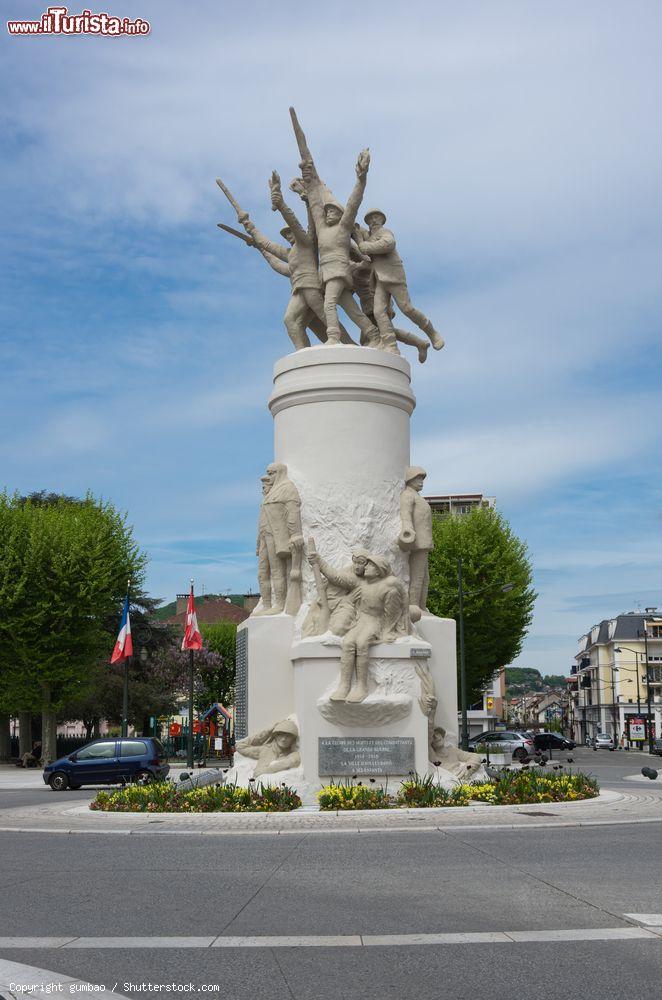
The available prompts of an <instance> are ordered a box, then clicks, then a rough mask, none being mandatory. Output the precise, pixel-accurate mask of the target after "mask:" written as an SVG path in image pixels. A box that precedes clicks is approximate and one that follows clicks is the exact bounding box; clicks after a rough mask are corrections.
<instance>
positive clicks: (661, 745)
mask: <svg viewBox="0 0 662 1000" xmlns="http://www.w3.org/2000/svg"><path fill="white" fill-rule="evenodd" d="M652 753H655V754H657V756H658V757H662V736H657V737H656V738H655V739H654V740H653V750H652Z"/></svg>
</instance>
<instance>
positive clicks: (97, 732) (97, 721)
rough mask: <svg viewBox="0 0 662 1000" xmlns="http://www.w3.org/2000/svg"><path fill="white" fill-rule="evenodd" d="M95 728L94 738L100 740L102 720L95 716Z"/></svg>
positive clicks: (93, 731)
mask: <svg viewBox="0 0 662 1000" xmlns="http://www.w3.org/2000/svg"><path fill="white" fill-rule="evenodd" d="M93 721H94V728H93V729H92V738H93V739H95V740H98V739H99V737H100V736H101V719H100V718H99V716H98V715H95V716H94V720H93Z"/></svg>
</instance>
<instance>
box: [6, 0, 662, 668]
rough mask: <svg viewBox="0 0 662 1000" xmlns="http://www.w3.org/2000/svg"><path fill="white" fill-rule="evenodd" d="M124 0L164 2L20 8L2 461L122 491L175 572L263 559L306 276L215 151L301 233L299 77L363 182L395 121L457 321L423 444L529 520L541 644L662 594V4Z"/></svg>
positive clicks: (182, 577) (240, 571) (169, 589)
mask: <svg viewBox="0 0 662 1000" xmlns="http://www.w3.org/2000/svg"><path fill="white" fill-rule="evenodd" d="M88 6H90V7H92V8H93V7H94V5H93V4H91V5H88ZM43 9H45V5H41V4H35V3H32V2H27V0H4V2H3V3H2V11H3V17H4V18H14V17H26V18H29V17H31V16H34V17H38V16H39V15H40V14H41V12H42V10H43ZM102 9H104V10H107V11H109V13H112V14H119V15H128V16H130V17H137V16H140V17H143V18H146V19H148V20H150V21H151V24H152V33H151V35H149V36H148V37H139V38H120V39H109V38H91V37H42V38H25V37H23V38H9V37H8V36H7V35H5V36H4V39H3V57H2V61H1V62H0V75H1V77H2V92H3V95H4V100H3V103H2V109H1V110H0V121H1V128H2V149H3V155H2V160H1V163H0V171H1V173H0V181H1V189H2V193H3V196H4V197H3V202H4V204H3V212H2V217H3V224H2V227H1V228H0V246H1V248H2V270H1V274H0V281H1V282H2V296H1V304H0V323H1V326H0V364H1V366H2V373H3V378H2V394H1V398H0V414H1V417H2V426H3V428H4V431H5V433H4V434H3V435H2V439H1V440H0V469H1V475H0V483H2V484H3V485H6V486H7V487H8V488H9V489H11V490H13V489H17V490H20V491H28V490H36V489H49V490H51V489H52V490H62V491H64V492H66V493H73V494H79V493H83V492H84V491H85V490H86V489H88V488H89V489H91V490H93V491H94V492H95V493H97V494H101V495H103V496H105V497H108V498H110V499H112V500H113V501H114V502H115V503H116V504H117V505H118V506H120V507H121V508H123V509H126V510H127V511H128V513H129V519H130V521H131V522H132V523H133V524H134V525H135V531H136V537H137V538H138V540H139V541H140V543H141V544H142V545H143V546H144V547H145V548H146V549H147V551H148V552H149V553H150V556H151V563H150V569H149V577H148V584H149V587H150V589H151V590H152V591H153V592H154V593H155V594H157V595H159V596H161V597H163V598H164V599H170V598H171V597H172V595H173V594H174V593H175V592H176V591H177V590H181V589H184V588H185V587H186V584H187V581H188V579H189V577H190V576H191V575H193V576H194V577H195V578H196V581H197V588H198V589H201V587H202V585H204V586H205V588H206V590H207V591H212V590H214V591H217V590H221V591H222V590H226V589H230V590H232V591H236V590H240V589H245V588H248V587H250V586H252V587H253V588H254V587H255V585H256V580H255V562H254V555H253V552H254V531H255V521H256V515H257V506H258V499H259V488H258V486H259V483H258V479H259V476H260V474H261V473H262V471H263V469H264V466H265V465H266V463H267V462H268V461H269V460H270V459H271V456H272V428H271V418H270V416H269V414H268V411H267V409H266V399H267V397H268V394H269V389H270V379H271V370H272V366H273V363H274V361H275V360H276V359H277V358H278V357H279V356H281V355H282V354H283V353H286V351H287V350H288V349H289V346H288V345H289V341H288V340H287V337H286V334H285V331H284V329H283V327H282V323H281V317H282V313H283V310H284V307H285V304H286V301H287V284H286V282H284V280H283V279H282V278H280V277H279V276H278V275H275V274H273V273H272V272H271V271H269V270H268V269H267V268H266V267H265V265H264V263H263V262H262V261H261V259H260V258H259V257H258V256H257V255H256V254H254V252H253V251H251V250H250V249H248V248H245V247H243V246H240V245H239V244H235V243H234V242H233V241H232V240H231V238H230V237H226V236H225V235H224V234H222V233H220V232H219V230H218V229H217V228H216V222H218V221H221V220H223V221H226V222H228V223H230V224H231V223H232V222H233V218H232V213H231V210H230V208H229V206H228V205H227V204H226V203H225V202H224V199H223V197H222V195H221V194H220V192H219V191H218V189H217V187H216V185H215V184H214V178H215V177H216V176H217V175H219V174H220V175H221V176H223V177H224V178H225V179H226V181H227V182H228V184H229V185H230V187H231V188H232V189H233V190H234V191H235V193H236V194H237V196H238V197H240V199H241V201H242V202H243V203H245V206H246V207H247V208H248V209H250V211H251V214H252V215H253V217H254V218H255V220H256V222H257V223H258V225H260V227H261V228H264V229H266V230H268V231H269V232H271V233H273V234H274V235H275V234H276V233H277V229H278V225H277V221H276V219H275V217H274V216H273V215H272V213H271V211H270V208H269V203H268V193H267V188H266V180H267V177H268V175H269V173H270V171H271V170H272V169H273V168H274V167H275V168H277V169H278V170H279V171H280V172H281V174H282V176H283V178H284V179H285V178H289V177H290V176H293V175H294V173H295V169H296V162H297V157H296V150H295V146H294V142H293V139H292V135H291V131H290V127H289V118H288V114H287V108H288V106H289V104H291V103H294V104H295V106H296V107H297V110H298V111H299V114H300V117H301V120H302V122H303V124H304V126H305V128H306V131H307V133H308V136H309V140H310V143H311V147H312V148H313V150H314V152H315V154H316V157H317V159H318V163H319V165H320V169H321V172H322V174H323V176H324V178H325V180H327V181H328V183H329V185H330V186H331V187H332V189H333V190H334V191H335V192H336V193H337V194H338V196H339V197H341V198H342V197H346V195H347V193H348V192H349V189H350V187H351V185H352V182H353V164H354V161H355V157H356V154H357V152H358V151H359V149H361V148H362V147H363V146H365V145H368V146H369V147H370V150H371V154H372V166H371V171H370V177H369V187H368V193H367V195H366V199H367V201H370V203H376V204H379V205H383V207H384V208H385V209H386V211H387V213H388V216H389V223H390V224H392V226H393V229H394V231H395V232H396V235H397V237H398V245H399V249H400V251H401V253H402V256H403V257H404V259H405V262H406V265H407V270H408V274H409V281H410V288H411V291H412V295H413V297H414V300H415V301H416V302H417V304H420V306H421V308H423V309H424V310H425V311H426V312H427V313H428V314H429V315H431V316H432V318H433V320H434V321H435V325H436V326H437V327H438V328H439V329H440V330H441V331H442V332H443V334H444V336H445V337H446V340H447V347H446V348H445V350H444V351H443V352H442V353H441V354H437V353H435V354H434V356H431V357H430V360H429V362H428V363H427V364H426V365H425V366H424V367H421V366H419V365H418V363H417V362H416V359H415V356H414V355H413V354H412V356H411V357H410V361H411V363H412V368H413V375H414V389H415V392H416V395H417V399H418V407H417V409H416V412H415V414H414V418H413V441H412V459H413V461H415V462H416V463H417V464H421V465H424V466H425V467H426V468H427V469H428V470H429V478H428V484H427V485H428V488H429V491H430V492H439V493H445V492H456V491H464V490H467V491H471V492H478V491H482V492H484V493H487V494H490V495H495V496H496V497H497V498H498V505H499V507H500V509H501V510H502V511H503V513H504V514H505V515H506V516H507V517H508V518H509V520H510V521H511V523H512V526H513V528H514V530H515V531H516V532H517V533H518V534H519V535H520V536H521V537H523V538H525V539H526V540H527V542H528V544H529V547H530V552H531V556H532V559H533V563H534V566H535V572H536V586H537V589H538V591H539V592H540V598H539V601H538V605H537V608H536V615H535V621H534V625H533V628H532V631H531V634H530V636H529V637H528V639H527V642H526V645H525V649H524V652H523V654H522V656H521V657H520V659H519V663H520V664H522V665H526V666H534V667H539V668H540V669H542V670H543V671H549V672H554V673H558V672H564V671H565V670H566V669H567V667H568V665H569V663H570V661H571V658H572V656H573V655H574V653H575V650H576V639H577V637H578V636H579V635H580V634H581V633H583V632H585V631H586V629H587V628H589V627H590V626H591V625H592V624H593V623H594V622H596V621H598V620H600V619H601V618H603V617H609V616H611V615H613V614H615V613H617V612H620V611H624V610H631V609H634V608H636V607H637V606H645V605H651V604H653V605H654V604H657V603H662V593H661V589H660V565H661V562H662V541H661V532H660V528H661V527H662V499H661V491H660V475H659V470H658V466H659V455H660V425H661V420H660V418H661V416H662V413H661V410H662V404H661V399H660V381H661V380H660V376H661V367H662V364H661V358H662V352H661V351H660V339H661V338H660V327H661V319H660V300H661V291H662V289H661V285H662V279H661V275H662V207H661V206H662V199H661V198H660V190H659V188H660V177H662V162H661V161H662V134H661V133H660V129H659V94H660V84H661V82H662V80H661V77H662V65H661V63H660V60H659V38H660V33H661V32H662V9H661V8H660V5H659V4H658V3H656V2H650V3H648V2H637V0H633V2H630V3H628V4H624V3H621V2H618V3H615V2H604V0H601V2H596V3H592V2H584V3H582V4H580V5H578V4H576V3H575V2H565V0H558V2H555V3H553V4H551V3H549V4H544V3H536V2H533V0H527V2H519V3H509V2H499V0H490V2H479V0H474V2H468V3H455V2H453V3H451V2H443V0H442V2H435V3H432V2H426V3H421V2H417V0H413V2H410V3H408V4H407V5H406V8H404V7H403V6H402V5H400V4H385V3H383V2H381V3H378V4H376V3H372V2H364V3H362V4H360V5H357V4H355V3H338V2H337V3H333V2H332V3H329V4H326V5H325V8H324V12H323V13H321V12H319V13H318V12H317V10H316V9H315V10H312V9H311V6H310V5H309V4H299V3H296V2H288V3H287V4H281V5H277V4H273V3H259V2H253V0H247V2H244V3H242V4H238V3H226V2H220V3H219V2H211V0H210V2H207V0H198V2H196V3H195V4H181V3H174V2H170V0H167V2H166V0H159V2H158V3H157V2H152V0H145V2H140V3H139V2H131V3H123V2H117V3H115V2H114V0H113V2H112V3H111V4H110V6H108V5H107V4H105V5H103V8H102ZM70 10H71V11H72V12H77V11H78V10H79V8H78V7H77V6H76V7H74V6H72V7H70ZM431 354H432V352H431Z"/></svg>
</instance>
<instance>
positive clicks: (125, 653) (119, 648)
mask: <svg viewBox="0 0 662 1000" xmlns="http://www.w3.org/2000/svg"><path fill="white" fill-rule="evenodd" d="M130 656H133V639H132V638H131V618H130V617H129V595H128V594H127V595H126V599H125V601H124V608H123V610H122V623H121V625H120V634H119V635H118V636H117V642H116V643H115V648H114V649H113V654H112V656H111V657H110V662H111V663H118V662H119V661H120V660H127V659H128V658H129V657H130Z"/></svg>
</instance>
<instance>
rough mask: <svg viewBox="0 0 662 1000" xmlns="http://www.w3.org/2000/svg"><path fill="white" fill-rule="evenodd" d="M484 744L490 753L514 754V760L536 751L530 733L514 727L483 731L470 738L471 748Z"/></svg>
mask: <svg viewBox="0 0 662 1000" xmlns="http://www.w3.org/2000/svg"><path fill="white" fill-rule="evenodd" d="M484 746H485V747H488V748H489V751H490V753H505V754H508V755H512V757H513V760H522V759H523V758H526V757H532V756H533V754H534V753H535V747H534V745H533V740H532V739H531V737H530V736H529V734H528V733H522V732H516V731H515V730H512V729H510V730H507V731H506V732H500V731H496V730H495V731H494V732H488V733H481V734H480V736H474V738H473V739H472V740H469V749H470V750H475V749H476V747H481V748H482V747H484Z"/></svg>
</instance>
